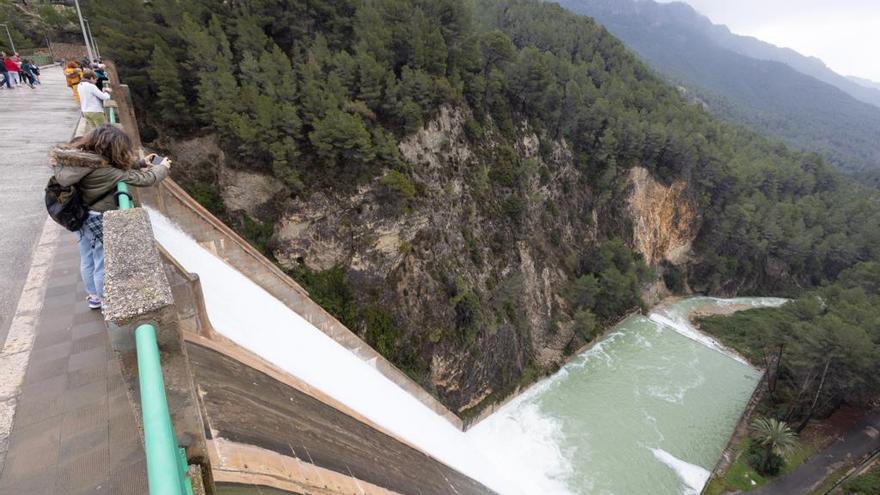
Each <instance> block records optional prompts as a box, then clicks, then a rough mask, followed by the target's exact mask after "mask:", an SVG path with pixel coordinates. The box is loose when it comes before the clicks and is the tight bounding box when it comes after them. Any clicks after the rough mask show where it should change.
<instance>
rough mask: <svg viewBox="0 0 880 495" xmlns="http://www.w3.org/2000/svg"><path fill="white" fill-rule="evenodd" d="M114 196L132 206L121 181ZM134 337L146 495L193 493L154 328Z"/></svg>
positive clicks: (121, 205) (143, 329)
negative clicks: (176, 430)
mask: <svg viewBox="0 0 880 495" xmlns="http://www.w3.org/2000/svg"><path fill="white" fill-rule="evenodd" d="M116 200H117V202H118V203H119V209H120V210H128V209H130V208H132V207H133V206H134V203H133V202H132V200H131V196H130V195H129V193H128V184H126V183H125V182H119V183H118V184H117V185H116ZM134 339H135V346H136V348H137V364H138V380H139V383H140V395H141V413H142V415H143V421H144V449H145V451H146V457H147V482H148V484H149V487H150V495H193V487H192V480H190V479H189V476H187V463H186V451H185V450H184V449H182V448H181V447H180V446H178V444H177V439H176V438H175V435H174V426H173V425H172V424H171V413H170V412H169V411H168V399H167V397H166V396H165V379H164V378H163V377H162V362H161V360H160V359H159V344H158V342H157V341H156V328H155V327H154V326H153V325H148V324H145V325H140V326H139V327H137V329H135V331H134Z"/></svg>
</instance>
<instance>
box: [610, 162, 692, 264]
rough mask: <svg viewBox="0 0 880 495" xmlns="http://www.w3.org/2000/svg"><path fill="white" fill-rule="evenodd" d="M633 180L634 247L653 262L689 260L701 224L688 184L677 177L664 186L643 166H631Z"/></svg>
mask: <svg viewBox="0 0 880 495" xmlns="http://www.w3.org/2000/svg"><path fill="white" fill-rule="evenodd" d="M629 179H630V183H631V184H632V191H631V193H630V195H629V198H628V199H627V204H628V207H629V214H630V216H631V217H632V223H633V233H632V236H633V248H634V249H635V250H636V251H638V252H640V253H642V256H644V257H645V261H646V262H647V263H648V264H649V265H658V264H660V263H661V262H664V261H666V262H669V263H671V264H673V265H680V264H682V263H684V262H686V261H687V259H688V255H689V254H690V251H691V243H692V242H693V240H694V238H696V236H697V229H698V227H699V225H698V221H699V216H698V215H697V213H696V208H695V207H694V206H693V202H692V201H691V199H690V197H689V195H688V189H687V183H685V181H683V180H676V181H675V182H673V183H672V184H670V185H668V186H667V185H664V184H662V183H660V182H658V181H657V180H656V179H654V178H653V177H651V173H650V172H649V171H648V169H646V168H643V167H633V168H632V169H630V171H629Z"/></svg>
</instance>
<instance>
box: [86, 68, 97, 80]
mask: <svg viewBox="0 0 880 495" xmlns="http://www.w3.org/2000/svg"><path fill="white" fill-rule="evenodd" d="M82 78H83V79H89V80H95V79H97V78H98V75H97V74H95V71H93V70H92V69H85V70H83V75H82Z"/></svg>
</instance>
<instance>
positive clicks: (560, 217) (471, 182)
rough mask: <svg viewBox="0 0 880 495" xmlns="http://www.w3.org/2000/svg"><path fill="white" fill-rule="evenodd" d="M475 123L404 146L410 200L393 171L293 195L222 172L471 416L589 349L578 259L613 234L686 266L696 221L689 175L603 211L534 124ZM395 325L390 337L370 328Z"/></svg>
mask: <svg viewBox="0 0 880 495" xmlns="http://www.w3.org/2000/svg"><path fill="white" fill-rule="evenodd" d="M469 118H470V115H469V113H468V110H467V109H464V108H453V107H443V108H442V109H441V112H440V113H439V115H438V116H437V117H436V118H435V119H433V120H431V121H430V122H429V123H428V124H427V125H426V126H425V127H424V128H423V129H422V130H420V131H419V132H417V133H416V134H413V135H411V136H409V137H407V138H406V139H404V140H402V141H401V143H400V145H399V151H400V154H401V156H402V157H403V159H404V160H405V161H406V162H407V164H408V166H409V169H408V170H407V171H406V176H407V177H409V178H410V180H411V181H412V185H413V190H414V191H415V193H414V194H413V195H412V196H411V197H401V195H400V194H399V193H398V192H395V191H394V190H393V188H389V181H388V180H386V179H387V177H389V176H390V175H392V174H394V173H395V172H393V171H387V173H386V175H385V176H380V177H377V178H376V179H374V180H372V181H371V182H369V183H366V184H363V185H360V186H359V187H357V188H356V189H354V190H350V191H349V192H341V191H342V189H340V190H330V189H325V190H320V191H313V192H312V193H311V194H309V195H308V196H307V197H299V198H296V199H285V200H282V201H278V200H277V198H276V199H275V200H273V199H272V198H274V197H275V196H274V195H275V191H274V190H273V188H272V186H271V181H267V180H265V178H264V177H261V176H260V175H259V174H254V173H251V172H241V171H236V170H231V169H229V168H228V167H221V168H220V170H219V172H218V176H219V180H218V183H219V185H220V186H221V195H222V198H223V200H224V203H225V206H226V208H227V209H228V210H230V211H236V210H242V211H245V212H248V214H249V215H251V216H258V215H259V214H260V212H261V211H265V208H266V206H265V205H267V204H273V202H274V206H273V208H274V210H275V212H276V215H277V218H276V219H275V221H274V225H275V227H274V236H273V242H272V243H271V244H272V246H273V255H274V256H275V258H276V259H277V260H278V262H279V263H280V264H281V265H282V266H283V267H285V268H288V269H292V270H303V269H305V270H308V271H309V272H311V273H322V272H326V271H328V270H332V269H336V268H338V267H341V269H342V270H343V272H344V279H345V284H346V286H347V287H348V288H350V292H351V296H352V297H353V298H354V299H355V300H356V303H357V304H356V305H357V306H358V307H359V308H362V310H363V314H365V315H366V318H365V320H366V323H363V322H362V323H360V327H359V328H352V330H353V331H355V332H358V333H359V334H361V335H362V336H363V337H364V338H365V339H366V340H367V341H368V342H370V343H371V345H374V346H376V347H377V348H379V349H380V351H381V352H383V353H385V354H386V355H388V354H391V356H389V357H391V358H392V360H394V361H396V362H398V363H399V364H400V363H401V362H403V363H405V364H403V366H404V368H406V369H407V371H409V372H411V374H413V375H414V376H416V377H417V378H418V379H420V380H421V381H422V383H423V385H425V386H426V387H427V388H429V389H430V390H432V391H433V392H434V393H435V394H436V395H437V396H438V397H440V398H441V400H442V401H443V402H444V403H446V404H447V405H448V406H450V407H451V408H452V409H454V410H457V411H459V412H460V413H467V412H468V411H472V412H473V411H476V410H478V409H479V407H480V406H482V405H486V404H488V403H490V402H492V401H493V400H497V399H500V398H502V397H503V396H505V395H507V394H509V393H510V392H512V391H513V388H514V387H516V386H517V385H519V384H521V383H523V377H524V376H526V377H531V378H534V377H536V376H539V375H540V374H543V373H548V372H551V371H553V370H555V369H556V368H557V367H558V366H559V365H560V364H561V363H562V362H563V361H564V360H565V358H566V357H567V356H568V355H569V354H570V353H571V352H573V351H574V350H576V349H577V348H578V347H580V346H581V345H582V344H584V343H585V342H586V341H585V337H584V336H582V335H579V334H578V333H577V332H576V331H575V329H574V323H573V313H574V308H571V307H569V303H568V298H567V291H568V287H570V283H571V281H572V279H573V278H574V274H573V272H574V268H573V264H574V263H576V261H572V260H577V259H578V256H579V255H581V254H582V253H583V252H584V250H585V249H586V248H587V247H589V246H591V245H592V244H594V243H595V242H596V241H597V239H598V238H599V237H600V236H607V235H615V236H618V237H622V238H625V239H631V241H632V247H633V248H634V249H635V250H637V251H638V252H640V253H642V254H643V256H644V257H645V259H646V260H648V261H649V262H650V263H653V264H659V263H661V262H663V261H669V262H672V263H681V262H683V261H684V260H686V257H687V252H688V249H689V247H690V241H691V239H692V238H693V235H694V233H695V232H696V230H695V223H696V222H697V216H696V215H695V213H694V211H693V208H691V207H690V206H689V205H690V202H689V201H688V200H687V185H686V184H685V183H683V182H676V183H673V184H671V185H669V186H666V185H663V184H660V183H659V182H657V181H655V180H654V179H653V178H651V177H650V175H649V173H648V171H647V170H645V169H641V168H635V169H632V170H630V171H629V173H628V175H625V174H621V176H620V177H619V178H618V183H619V184H620V187H617V188H615V189H616V190H619V191H622V192H621V195H620V198H617V199H616V200H614V201H612V202H611V204H612V205H613V206H612V207H608V206H606V207H605V209H604V210H603V209H601V208H600V207H597V206H595V205H596V204H597V201H596V199H595V197H594V194H593V191H592V189H591V184H590V180H589V179H588V178H587V174H585V173H584V172H583V171H582V170H580V169H579V168H578V167H577V166H576V165H575V163H574V162H573V159H572V155H571V153H570V152H569V150H568V148H567V145H566V143H565V142H564V141H548V142H542V140H541V138H540V137H539V136H538V135H536V134H535V133H533V132H532V131H530V129H529V126H528V125H527V123H522V124H521V125H520V127H519V128H518V130H517V135H516V137H515V139H510V138H504V137H502V136H499V135H496V134H492V133H491V132H487V133H485V134H483V135H482V136H479V137H475V136H473V135H470V134H469V133H468V132H466V130H465V129H466V128H467V124H468V120H469ZM629 225H632V231H631V232H630V231H627V230H626V229H628V228H629V227H628V226H629ZM386 317H387V319H390V321H391V326H392V327H393V331H391V334H390V337H389V335H384V334H380V335H377V334H376V331H375V330H373V329H372V328H371V326H370V325H371V324H370V321H371V318H372V319H374V320H375V319H379V320H382V321H385V320H383V318H386ZM386 323H387V322H386Z"/></svg>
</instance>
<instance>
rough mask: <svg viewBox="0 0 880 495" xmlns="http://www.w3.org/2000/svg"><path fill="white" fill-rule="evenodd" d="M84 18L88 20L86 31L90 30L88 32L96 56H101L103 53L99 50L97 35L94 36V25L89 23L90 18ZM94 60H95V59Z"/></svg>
mask: <svg viewBox="0 0 880 495" xmlns="http://www.w3.org/2000/svg"><path fill="white" fill-rule="evenodd" d="M83 20H84V21H86V31H88V33H89V40H90V41H91V42H92V51H93V52H94V53H95V56H96V57H98V58H101V53H100V52H98V44H97V43H95V37H94V36H92V25H91V24H89V20H88V19H83ZM93 62H94V61H93Z"/></svg>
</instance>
